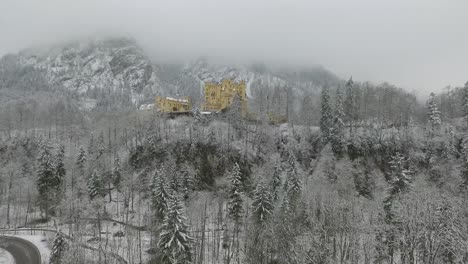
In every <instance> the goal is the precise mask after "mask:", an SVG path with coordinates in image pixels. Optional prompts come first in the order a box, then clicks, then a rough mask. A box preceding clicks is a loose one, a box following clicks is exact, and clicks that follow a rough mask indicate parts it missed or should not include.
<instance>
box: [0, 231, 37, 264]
mask: <svg viewBox="0 0 468 264" xmlns="http://www.w3.org/2000/svg"><path fill="white" fill-rule="evenodd" d="M0 247H1V248H4V249H6V250H7V251H8V252H10V254H11V255H13V258H15V262H16V264H41V253H40V252H39V250H38V249H37V247H36V246H35V245H34V244H33V243H31V242H29V241H27V240H24V239H21V238H17V237H10V236H2V237H0Z"/></svg>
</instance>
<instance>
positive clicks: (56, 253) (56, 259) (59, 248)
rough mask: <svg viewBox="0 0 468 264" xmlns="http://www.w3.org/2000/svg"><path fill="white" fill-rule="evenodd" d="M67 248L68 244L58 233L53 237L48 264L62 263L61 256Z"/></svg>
mask: <svg viewBox="0 0 468 264" xmlns="http://www.w3.org/2000/svg"><path fill="white" fill-rule="evenodd" d="M67 248H68V243H67V241H66V240H65V238H64V237H63V235H62V234H61V233H59V232H57V234H56V235H55V238H54V241H53V243H52V252H51V255H50V264H60V263H63V260H62V258H63V254H64V252H65V251H66V250H67Z"/></svg>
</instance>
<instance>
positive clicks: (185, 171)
mask: <svg viewBox="0 0 468 264" xmlns="http://www.w3.org/2000/svg"><path fill="white" fill-rule="evenodd" d="M180 180H181V187H182V192H183V194H184V199H188V197H189V194H190V191H191V190H193V179H192V177H191V175H190V172H189V165H188V164H187V163H184V164H183V165H182V170H181V172H180Z"/></svg>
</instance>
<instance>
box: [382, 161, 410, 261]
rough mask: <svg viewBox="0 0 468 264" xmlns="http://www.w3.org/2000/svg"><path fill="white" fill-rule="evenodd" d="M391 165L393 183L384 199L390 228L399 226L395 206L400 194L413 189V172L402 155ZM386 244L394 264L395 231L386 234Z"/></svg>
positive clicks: (386, 218)
mask: <svg viewBox="0 0 468 264" xmlns="http://www.w3.org/2000/svg"><path fill="white" fill-rule="evenodd" d="M389 163H390V169H391V175H390V177H391V181H390V188H389V190H388V194H387V197H385V198H384V201H383V202H384V211H385V223H386V224H387V225H389V226H391V225H395V224H397V223H396V222H395V213H394V210H393V204H394V201H395V199H397V197H398V196H399V194H401V193H403V192H406V191H407V190H409V189H410V188H411V178H410V176H411V171H410V170H408V169H406V167H407V164H406V163H407V160H406V158H405V157H404V156H403V155H401V154H400V153H398V152H397V153H396V154H395V155H394V156H392V160H391V161H390V162H389ZM385 244H386V245H387V247H388V255H389V256H390V258H391V260H390V262H393V257H394V251H395V247H396V244H397V238H396V234H395V232H394V230H393V229H391V228H390V229H389V230H387V232H386V241H385Z"/></svg>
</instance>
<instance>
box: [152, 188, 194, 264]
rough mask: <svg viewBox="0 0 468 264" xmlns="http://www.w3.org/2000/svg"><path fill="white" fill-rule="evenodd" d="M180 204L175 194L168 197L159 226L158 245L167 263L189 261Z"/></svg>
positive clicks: (188, 239) (189, 246) (188, 244)
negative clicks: (165, 210)
mask: <svg viewBox="0 0 468 264" xmlns="http://www.w3.org/2000/svg"><path fill="white" fill-rule="evenodd" d="M185 221H186V219H185V217H184V216H183V209H182V205H181V204H180V202H179V199H178V198H177V196H176V195H173V196H172V197H170V199H169V201H168V208H167V212H166V213H165V216H164V220H163V223H162V227H161V234H160V235H159V241H158V247H159V248H160V249H161V250H162V251H163V253H164V256H165V259H166V260H168V262H169V263H180V264H183V263H191V260H192V254H191V243H192V242H193V239H192V238H191V237H190V236H189V234H188V226H187V225H186V224H185Z"/></svg>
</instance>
